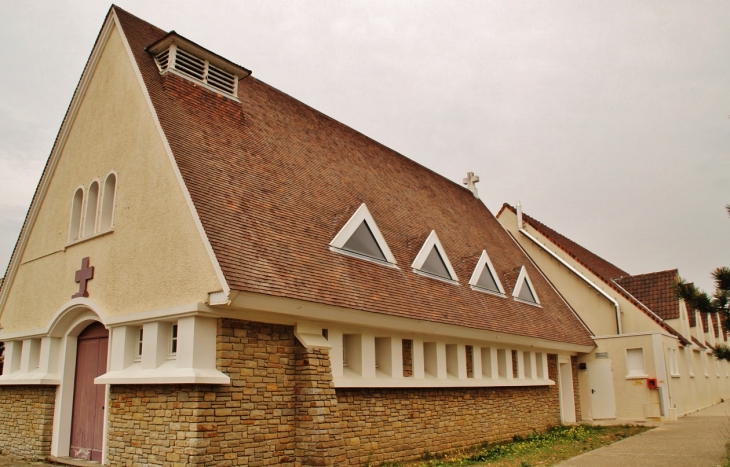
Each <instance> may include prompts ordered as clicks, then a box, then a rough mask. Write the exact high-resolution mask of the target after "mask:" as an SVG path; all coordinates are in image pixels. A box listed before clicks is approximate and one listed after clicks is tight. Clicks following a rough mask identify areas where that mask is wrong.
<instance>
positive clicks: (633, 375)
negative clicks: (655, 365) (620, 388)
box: [625, 347, 649, 379]
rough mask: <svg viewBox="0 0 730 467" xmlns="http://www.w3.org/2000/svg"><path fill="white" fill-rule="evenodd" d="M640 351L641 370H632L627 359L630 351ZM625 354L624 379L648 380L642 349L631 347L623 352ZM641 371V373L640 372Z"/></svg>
mask: <svg viewBox="0 0 730 467" xmlns="http://www.w3.org/2000/svg"><path fill="white" fill-rule="evenodd" d="M632 350H640V351H641V365H642V368H637V369H633V368H632V367H631V364H630V362H631V360H630V359H629V354H630V351H632ZM625 354H626V379H644V378H648V377H649V375H648V374H647V373H646V356H645V355H644V348H643V347H631V348H627V349H626V350H625ZM640 371H641V372H640Z"/></svg>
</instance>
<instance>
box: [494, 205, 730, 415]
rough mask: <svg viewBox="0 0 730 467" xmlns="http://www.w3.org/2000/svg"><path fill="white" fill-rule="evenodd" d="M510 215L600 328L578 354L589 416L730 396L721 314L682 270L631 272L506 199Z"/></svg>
mask: <svg viewBox="0 0 730 467" xmlns="http://www.w3.org/2000/svg"><path fill="white" fill-rule="evenodd" d="M497 218H498V219H499V221H500V223H501V224H502V225H503V226H504V228H505V229H507V230H508V231H509V232H510V234H511V235H512V237H513V238H514V239H515V240H516V241H517V242H518V243H519V244H520V246H522V248H523V249H524V251H525V252H526V253H527V254H528V255H529V256H530V257H531V258H532V260H533V261H534V262H535V264H537V265H538V267H539V268H540V269H541V270H542V271H543V273H544V274H545V275H546V276H547V277H548V279H549V280H550V282H551V283H552V284H553V285H554V286H555V288H556V289H557V290H558V292H559V293H560V294H561V296H562V297H563V298H565V300H566V301H567V302H568V303H569V304H570V305H571V307H572V308H573V309H574V310H575V311H576V312H577V313H578V315H579V316H580V318H581V319H582V320H583V322H584V323H585V325H586V326H587V327H588V328H589V329H590V331H591V335H592V337H593V340H594V341H595V342H596V348H595V349H594V350H593V351H591V352H590V353H587V354H583V355H580V356H579V358H578V365H579V371H578V375H579V376H578V380H579V388H580V390H579V393H580V400H581V413H582V416H583V419H584V420H586V421H590V420H595V421H602V422H605V421H610V422H612V423H623V422H625V423H635V422H637V421H643V420H646V419H661V420H675V419H676V418H677V417H679V416H682V415H685V414H688V413H690V412H694V411H696V410H698V409H701V408H703V407H707V406H709V405H712V404H716V403H719V402H721V400H722V399H727V398H728V396H730V373H729V370H730V363H728V362H726V361H717V360H715V359H714V357H713V355H712V350H713V348H714V347H715V346H716V345H718V344H721V343H722V344H726V343H727V336H726V331H725V330H724V329H722V325H721V321H720V319H719V318H720V317H719V316H718V315H717V314H707V313H700V312H699V311H697V310H693V309H688V307H687V305H686V304H685V303H684V301H683V300H680V299H678V298H677V296H676V294H675V291H674V287H675V284H676V283H677V281H678V280H679V279H680V277H679V272H678V271H677V270H676V269H674V270H669V271H660V272H654V273H649V274H639V275H630V274H629V273H627V272H626V271H624V270H622V269H620V268H618V267H617V266H615V265H613V264H611V263H609V262H608V261H606V260H604V259H603V258H601V257H599V256H598V255H596V254H594V253H592V252H590V251H589V250H587V249H586V248H584V247H582V246H580V245H579V244H577V243H575V242H574V241H572V240H570V239H568V238H567V237H565V236H563V235H561V234H560V233H558V232H556V231H555V230H553V229H551V228H550V227H548V226H546V225H545V224H543V223H542V222H539V221H538V220H536V219H535V218H533V217H530V216H528V215H527V214H524V213H523V212H522V208H521V207H520V205H519V204H518V205H517V206H516V207H513V206H510V205H508V204H505V205H504V206H503V207H502V209H501V210H500V212H499V213H498V214H497Z"/></svg>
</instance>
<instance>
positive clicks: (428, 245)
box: [411, 230, 459, 282]
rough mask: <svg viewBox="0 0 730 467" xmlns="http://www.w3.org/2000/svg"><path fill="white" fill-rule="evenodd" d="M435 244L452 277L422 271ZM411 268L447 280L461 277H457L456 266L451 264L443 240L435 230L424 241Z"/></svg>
mask: <svg viewBox="0 0 730 467" xmlns="http://www.w3.org/2000/svg"><path fill="white" fill-rule="evenodd" d="M434 246H435V247H436V249H437V250H438V252H439V255H441V260H442V261H443V262H444V265H445V266H446V270H447V271H449V275H450V276H451V279H448V278H445V277H441V276H437V275H434V274H431V273H429V272H426V271H421V268H422V267H423V263H425V262H426V258H428V255H429V254H430V253H431V249H432V248H433V247H434ZM411 268H413V272H415V273H417V274H423V275H425V276H428V277H433V278H435V279H440V280H445V281H449V282H459V278H458V277H456V271H454V268H453V267H452V266H451V262H450V261H449V257H448V256H447V255H446V252H445V251H444V247H443V246H442V245H441V241H440V240H439V237H438V235H436V231H435V230H432V231H431V233H430V234H429V235H428V238H426V241H425V242H424V243H423V246H422V247H421V250H420V251H419V252H418V254H417V255H416V259H414V260H413V264H411Z"/></svg>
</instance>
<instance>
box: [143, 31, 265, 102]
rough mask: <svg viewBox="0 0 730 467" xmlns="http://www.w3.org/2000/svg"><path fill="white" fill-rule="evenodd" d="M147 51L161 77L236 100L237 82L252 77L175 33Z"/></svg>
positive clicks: (248, 72) (241, 68) (242, 69)
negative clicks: (181, 80) (188, 81)
mask: <svg viewBox="0 0 730 467" xmlns="http://www.w3.org/2000/svg"><path fill="white" fill-rule="evenodd" d="M148 51H149V52H150V53H151V54H153V55H154V57H155V62H156V63H157V67H158V68H159V70H160V73H161V74H163V75H164V74H165V73H168V72H172V73H175V74H177V75H180V76H183V77H185V78H187V79H191V80H193V81H195V82H197V83H199V84H202V85H203V86H204V87H206V88H208V89H210V90H212V91H215V92H217V93H220V94H222V95H226V96H228V97H232V98H234V99H236V97H237V95H238V80H239V79H241V78H245V77H246V76H248V75H250V74H251V72H250V71H249V70H246V69H245V68H243V67H241V66H238V65H235V64H233V63H231V62H229V61H228V60H226V59H224V58H222V57H220V56H218V55H216V54H214V53H213V52H210V51H209V50H206V49H204V48H203V47H200V46H199V45H197V44H195V43H193V42H191V41H189V40H187V39H185V38H184V37H182V36H179V35H178V34H177V33H175V32H174V31H173V32H171V33H170V34H168V35H167V36H165V37H164V38H163V39H162V40H160V41H159V42H157V43H155V44H152V45H151V46H149V47H148ZM236 100H237V99H236Z"/></svg>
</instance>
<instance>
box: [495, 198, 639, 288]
mask: <svg viewBox="0 0 730 467" xmlns="http://www.w3.org/2000/svg"><path fill="white" fill-rule="evenodd" d="M502 209H509V210H510V211H512V212H514V213H516V212H517V210H516V209H515V208H514V207H513V206H510V205H509V204H508V203H504V205H503V206H502ZM522 220H523V221H525V222H527V223H528V224H530V225H531V226H532V227H533V228H534V229H535V230H537V231H538V232H540V233H541V234H542V235H544V236H545V237H547V238H549V239H550V240H551V241H552V242H553V243H555V244H556V245H557V246H559V247H560V248H561V249H562V250H563V251H565V252H566V253H568V254H569V255H570V256H571V257H573V259H575V260H576V261H578V262H579V263H581V264H582V265H583V266H585V267H586V268H588V269H589V270H591V271H592V272H593V273H595V274H596V275H598V276H600V277H602V278H603V279H605V280H609V279H613V278H614V277H621V276H628V275H629V273H627V272H626V271H623V270H622V269H619V268H618V267H616V266H614V265H613V264H611V263H609V262H608V261H606V260H605V259H603V258H601V257H600V256H598V255H597V254H595V253H593V252H591V251H589V250H588V249H587V248H584V247H582V246H580V245H578V244H577V243H575V242H574V241H573V240H571V239H569V238H567V237H565V236H564V235H561V234H559V233H558V232H556V231H555V230H553V229H551V228H550V227H548V226H547V225H545V224H543V223H542V222H540V221H538V220H537V219H535V218H534V217H530V216H528V215H527V214H525V213H522Z"/></svg>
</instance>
